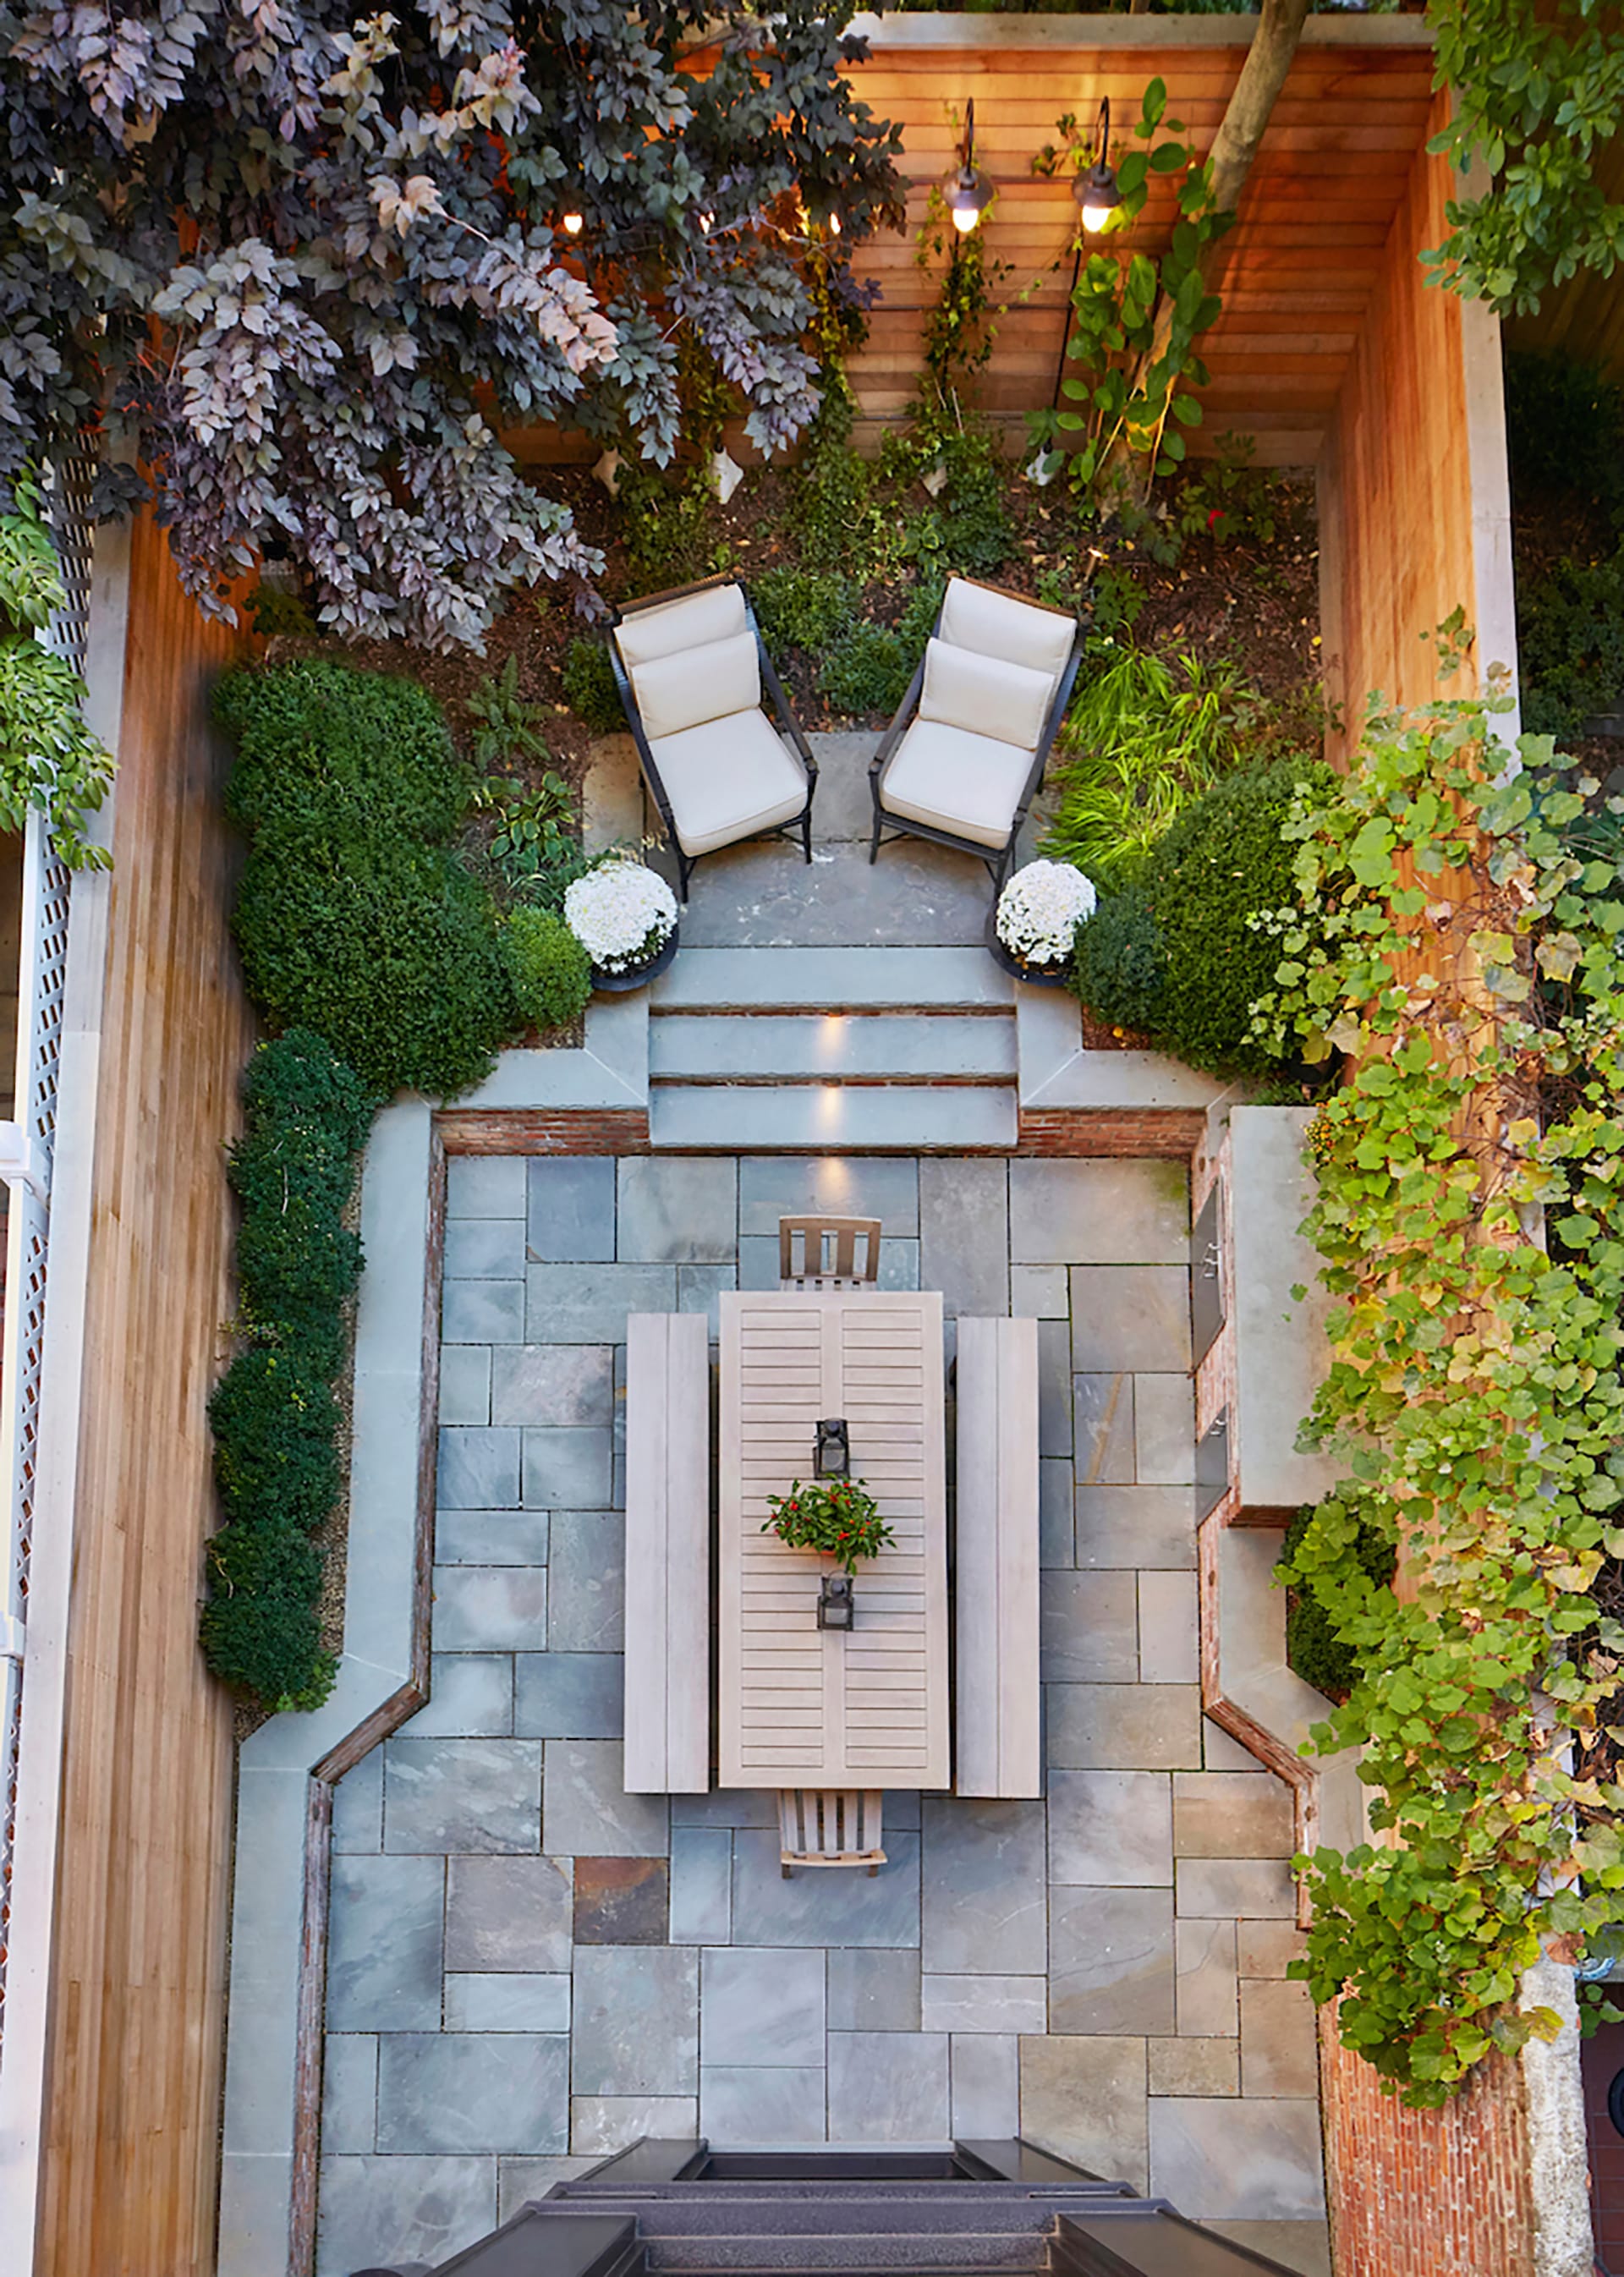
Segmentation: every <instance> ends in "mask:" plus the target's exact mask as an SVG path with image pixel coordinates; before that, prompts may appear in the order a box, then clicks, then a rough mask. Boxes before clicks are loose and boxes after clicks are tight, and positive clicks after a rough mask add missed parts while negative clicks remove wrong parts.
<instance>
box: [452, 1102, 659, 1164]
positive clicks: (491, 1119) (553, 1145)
mask: <svg viewBox="0 0 1624 2277" xmlns="http://www.w3.org/2000/svg"><path fill="white" fill-rule="evenodd" d="M434 1126H435V1129H436V1130H437V1131H438V1133H439V1138H440V1143H441V1145H442V1146H444V1147H445V1149H446V1153H447V1154H647V1153H648V1151H649V1118H648V1111H647V1109H646V1108H638V1107H603V1108H588V1107H568V1108H528V1107H448V1108H443V1109H442V1110H441V1112H440V1113H439V1114H438V1115H437V1116H435V1118H434Z"/></svg>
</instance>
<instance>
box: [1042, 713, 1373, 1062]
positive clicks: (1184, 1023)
mask: <svg viewBox="0 0 1624 2277" xmlns="http://www.w3.org/2000/svg"><path fill="white" fill-rule="evenodd" d="M1334 781H1335V777H1334V776H1333V775H1332V774H1331V773H1330V769H1329V768H1328V767H1327V766H1325V765H1323V762H1322V761H1320V760H1317V759H1315V760H1301V759H1286V760H1282V761H1280V762H1278V763H1277V765H1273V766H1269V767H1258V768H1254V769H1251V770H1249V771H1245V772H1242V773H1238V774H1232V775H1225V776H1223V777H1221V778H1220V780H1219V781H1217V782H1216V783H1214V784H1213V785H1212V786H1211V788H1209V789H1208V790H1206V791H1203V792H1202V794H1201V796H1200V797H1199V798H1197V799H1196V800H1194V801H1193V803H1192V804H1191V805H1190V806H1188V807H1187V808H1186V810H1185V811H1184V813H1183V814H1181V815H1180V816H1179V818H1178V820H1177V821H1176V822H1175V823H1174V824H1173V825H1172V826H1171V827H1170V829H1169V830H1168V831H1167V833H1166V834H1165V835H1164V836H1163V838H1161V839H1160V840H1159V841H1157V843H1156V844H1155V846H1154V847H1153V848H1152V849H1151V850H1150V852H1149V853H1148V854H1147V856H1146V857H1145V859H1144V861H1143V863H1142V864H1140V869H1139V873H1138V875H1137V877H1136V878H1135V879H1134V880H1133V889H1132V891H1131V892H1124V893H1119V894H1115V895H1104V896H1102V900H1101V903H1100V907H1099V910H1097V911H1096V913H1095V915H1094V917H1093V918H1091V919H1090V920H1089V922H1088V923H1087V925H1085V926H1084V927H1083V929H1082V932H1081V933H1080V934H1079V944H1078V952H1077V956H1076V958H1075V960H1074V964H1073V975H1072V985H1073V986H1074V987H1075V988H1076V990H1077V992H1078V994H1079V996H1080V997H1081V999H1082V1001H1083V1002H1084V1003H1085V1004H1086V1005H1087V1006H1088V1008H1089V1009H1090V1010H1091V1011H1094V1012H1095V1013H1097V1014H1098V1015H1099V1016H1100V1017H1101V1018H1102V1019H1108V1020H1116V1021H1118V1022H1120V1023H1121V1024H1123V1025H1125V1026H1132V1027H1140V1028H1144V1029H1146V1030H1147V1031H1148V1032H1149V1033H1150V1034H1151V1035H1152V1036H1153V1037H1154V1038H1155V1040H1156V1042H1157V1043H1159V1044H1160V1045H1162V1046H1163V1047H1164V1049H1166V1050H1167V1051H1170V1052H1171V1053H1172V1054H1173V1055H1175V1057H1177V1058H1178V1059H1181V1060H1183V1061H1185V1062H1186V1064H1187V1065H1188V1066H1190V1067H1195V1068H1203V1069H1206V1070H1208V1071H1210V1072H1211V1073H1214V1074H1217V1075H1232V1074H1277V1073H1278V1072H1279V1063H1278V1062H1277V1060H1276V1059H1275V1058H1273V1057H1272V1055H1269V1053H1267V1052H1265V1051H1263V1050H1262V1048H1261V1047H1259V1046H1258V1045H1256V1044H1254V1043H1252V1042H1251V1041H1250V1040H1249V1036H1248V1031H1249V1028H1250V1024H1251V1016H1252V1007H1253V1005H1254V1002H1255V1001H1257V999H1258V998H1259V997H1260V996H1262V995H1263V994H1265V993H1266V992H1267V991H1268V990H1269V989H1270V988H1272V987H1273V986H1274V985H1275V971H1276V968H1277V965H1278V963H1279V962H1280V951H1279V948H1278V946H1277V942H1276V940H1275V939H1274V937H1273V935H1272V934H1270V933H1260V932H1258V931H1257V930H1255V929H1254V926H1253V925H1252V923H1251V919H1252V918H1254V916H1256V915H1258V914H1259V913H1261V912H1262V911H1264V910H1279V909H1285V908H1291V907H1294V906H1295V902H1296V895H1295V891H1294V887H1293V883H1292V864H1293V860H1294V855H1295V849H1294V848H1293V847H1292V845H1291V844H1290V843H1288V842H1287V841H1286V840H1285V838H1284V837H1283V835H1282V825H1283V824H1284V822H1285V818H1286V815H1287V813H1288V811H1290V809H1291V806H1292V802H1293V800H1294V798H1295V796H1296V795H1297V792H1298V790H1299V788H1300V787H1303V786H1306V787H1307V788H1308V792H1309V795H1310V796H1311V797H1313V796H1326V795H1328V794H1329V790H1330V786H1331V784H1332V783H1333V782H1334ZM1096 928H1101V930H1098V931H1096ZM1091 936H1092V938H1091ZM1158 958H1159V960H1160V967H1161V970H1160V978H1159V979H1157V973H1156V968H1157V960H1158Z"/></svg>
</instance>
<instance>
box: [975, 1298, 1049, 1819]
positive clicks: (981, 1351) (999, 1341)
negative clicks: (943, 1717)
mask: <svg viewBox="0 0 1624 2277" xmlns="http://www.w3.org/2000/svg"><path fill="white" fill-rule="evenodd" d="M955 1375H956V1382H957V1398H958V1487H957V1512H956V1524H955V1527H954V1542H955V1553H956V1554H955V1560H954V1592H953V1594H954V1602H955V1605H956V1609H957V1656H956V1662H955V1674H954V1690H955V1692H956V1694H957V1748H956V1750H955V1756H956V1769H957V1793H960V1794H966V1795H968V1794H987V1795H1038V1794H1041V1793H1042V1792H1043V1764H1042V1740H1041V1700H1040V1686H1039V1681H1038V1674H1039V1671H1038V1628H1039V1621H1038V1565H1039V1557H1038V1477H1039V1472H1038V1324H1037V1322H1036V1321H1033V1320H1013V1321H1010V1320H992V1321H978V1320H972V1319H969V1318H967V1317H966V1316H964V1315H963V1314H961V1315H960V1318H959V1323H958V1358H957V1362H956V1367H955Z"/></svg>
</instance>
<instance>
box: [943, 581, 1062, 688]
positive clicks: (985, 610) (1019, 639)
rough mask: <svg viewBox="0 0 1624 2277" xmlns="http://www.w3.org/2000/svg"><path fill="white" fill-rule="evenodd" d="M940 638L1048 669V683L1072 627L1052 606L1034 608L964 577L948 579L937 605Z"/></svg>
mask: <svg viewBox="0 0 1624 2277" xmlns="http://www.w3.org/2000/svg"><path fill="white" fill-rule="evenodd" d="M1076 637H1077V626H1076V624H1075V622H1074V621H1072V619H1071V618H1070V617H1063V616H1060V615H1058V614H1057V613H1056V611H1055V610H1053V609H1039V608H1034V607H1033V605H1032V604H1031V602H1029V601H1018V600H1017V599H1016V598H1015V597H1014V595H1013V594H1010V593H993V592H989V591H988V590H987V587H986V586H985V585H972V584H971V583H970V582H969V581H968V579H967V578H964V577H949V580H948V590H947V593H946V595H945V597H944V598H943V600H942V639H943V640H944V641H951V642H952V643H954V645H955V646H956V647H957V648H972V649H974V650H976V651H977V652H978V653H979V654H980V655H982V656H997V657H1002V658H1003V660H1004V662H1005V663H1006V664H1018V665H1024V666H1025V668H1026V670H1027V671H1028V672H1043V673H1047V674H1048V677H1049V679H1050V680H1051V681H1053V680H1057V679H1058V678H1059V677H1060V674H1062V673H1063V672H1064V669H1065V664H1066V659H1067V658H1068V657H1069V656H1070V655H1071V643H1072V642H1073V640H1075V638H1076Z"/></svg>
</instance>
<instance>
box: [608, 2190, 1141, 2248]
mask: <svg viewBox="0 0 1624 2277" xmlns="http://www.w3.org/2000/svg"><path fill="white" fill-rule="evenodd" d="M894 2187H900V2189H901V2195H899V2196H897V2197H888V2198H884V2199H877V2198H874V2197H868V2198H862V2199H854V2198H852V2197H850V2196H849V2195H848V2194H847V2193H846V2192H845V2191H843V2190H842V2191H839V2192H836V2193H834V2194H830V2195H825V2196H820V2197H782V2196H780V2195H778V2194H776V2193H774V2194H773V2195H771V2196H769V2195H767V2194H766V2192H762V2193H759V2194H758V2193H757V2192H756V2191H754V2190H752V2189H751V2186H750V2185H749V2183H747V2182H727V2183H724V2184H722V2185H721V2189H725V2191H726V2193H727V2196H726V2198H725V2200H721V2199H719V2196H718V2194H717V2191H716V2189H715V2187H714V2186H712V2188H710V2189H707V2190H706V2191H705V2193H703V2194H702V2195H701V2194H696V2195H695V2196H694V2197H689V2198H675V2199H674V2198H662V2199H650V2198H647V2197H643V2196H642V2195H641V2194H637V2195H631V2194H629V2195H628V2196H627V2197H624V2198H620V2199H617V2198H615V2197H614V2195H613V2193H606V2194H605V2195H604V2197H603V2198H602V2199H601V2200H599V2199H597V2198H594V2200H593V2202H592V2210H593V2212H599V2210H600V2207H601V2209H602V2210H605V2211H606V2210H607V2209H608V2208H609V2207H611V2206H614V2207H617V2208H619V2209H621V2210H623V2211H624V2212H628V2213H635V2214H636V2215H637V2222H638V2227H639V2229H640V2232H641V2234H642V2235H643V2236H644V2237H645V2238H649V2239H652V2238H666V2237H708V2238H714V2237H717V2236H720V2235H724V2234H728V2233H731V2234H734V2235H742V2236H746V2237H758V2238H759V2237H766V2236H774V2237H801V2238H805V2237H827V2236H830V2235H835V2236H841V2237H848V2238H849V2237H851V2236H853V2235H857V2236H861V2237H867V2236H874V2237H881V2236H891V2237H928V2236H944V2237H957V2236H962V2235H964V2231H965V2229H966V2228H967V2227H968V2228H970V2229H972V2230H973V2232H974V2234H975V2235H977V2236H978V2237H992V2236H1017V2235H1024V2236H1033V2235H1041V2233H1042V2232H1044V2231H1046V2230H1047V2229H1048V2225H1049V2221H1050V2219H1051V2217H1052V2215H1053V2212H1054V2205H1053V2201H1052V2199H1050V2198H1047V2197H1037V2196H1036V2195H1035V2194H1031V2193H1025V2192H1023V2193H1019V2194H1012V2193H1009V2192H1005V2191H998V2192H997V2193H996V2195H995V2196H993V2197H990V2198H988V2197H987V2196H986V2195H985V2194H984V2193H983V2191H982V2190H981V2189H980V2187H979V2186H978V2188H977V2191H976V2196H975V2200H974V2210H973V2212H971V2211H969V2210H968V2209H967V2207H966V2205H965V2204H964V2199H963V2197H962V2195H961V2196H960V2197H958V2198H957V2199H954V2198H950V2197H947V2196H946V2194H945V2193H944V2191H943V2190H942V2189H940V2188H938V2189H936V2191H935V2192H934V2194H933V2195H931V2196H929V2197H926V2196H915V2195H913V2194H912V2193H911V2192H910V2191H909V2190H908V2189H907V2187H906V2185H905V2184H904V2185H901V2186H896V2185H894ZM1112 2195H1113V2190H1112V2186H1111V2185H1109V2184H1106V2183H1101V2184H1096V2185H1095V2186H1094V2189H1090V2190H1086V2191H1082V2192H1079V2193H1077V2197H1076V2202H1077V2203H1079V2204H1080V2205H1083V2206H1085V2207H1086V2208H1087V2209H1088V2210H1090V2211H1094V2210H1095V2209H1096V2208H1097V2206H1098V2205H1099V2203H1100V2201H1101V2199H1102V2198H1104V2199H1107V2200H1109V2198H1110V2197H1111V2196H1112ZM571 2203H572V2205H573V2204H574V2203H576V2202H575V2201H574V2200H572V2201H571Z"/></svg>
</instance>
